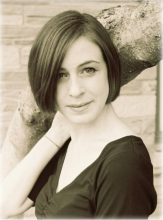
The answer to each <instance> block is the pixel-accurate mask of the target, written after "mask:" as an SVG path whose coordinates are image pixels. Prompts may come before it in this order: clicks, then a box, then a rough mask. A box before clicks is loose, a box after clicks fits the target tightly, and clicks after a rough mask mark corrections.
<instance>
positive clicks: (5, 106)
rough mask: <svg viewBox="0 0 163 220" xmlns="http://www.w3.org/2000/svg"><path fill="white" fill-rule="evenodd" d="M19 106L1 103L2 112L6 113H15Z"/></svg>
mask: <svg viewBox="0 0 163 220" xmlns="http://www.w3.org/2000/svg"><path fill="white" fill-rule="evenodd" d="M17 106H18V103H17V102H10V103H8V102H6V103H1V111H2V112H6V111H13V112H15V110H16V108H17Z"/></svg>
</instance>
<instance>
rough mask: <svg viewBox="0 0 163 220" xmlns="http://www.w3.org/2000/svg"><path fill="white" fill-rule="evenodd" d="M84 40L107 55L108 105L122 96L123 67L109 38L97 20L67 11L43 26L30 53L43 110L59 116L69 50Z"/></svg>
mask: <svg viewBox="0 0 163 220" xmlns="http://www.w3.org/2000/svg"><path fill="white" fill-rule="evenodd" d="M81 36H85V37H87V38H88V39H90V40H91V41H92V42H94V43H95V44H96V45H98V46H99V48H100V49H101V52H102V54H103V58H104V60H105V63H106V65H107V71H108V83H109V94H108V99H107V103H110V102H112V101H114V100H115V99H116V98H117V96H118V95H119V92H120V87H121V67H120V61H119V57H118V54H117V51H116V49H115V47H114V45H113V43H112V41H111V39H110V37H109V34H108V33H107V31H106V30H105V28H104V27H103V26H102V25H101V23H100V22H98V21H97V19H95V18H94V17H93V16H91V15H89V14H81V13H79V12H77V11H65V12H63V13H60V14H58V15H56V16H55V17H53V18H52V19H50V20H49V21H48V22H47V23H46V24H45V25H44V26H43V28H42V29H41V31H40V32H39V34H38V36H37V38H36V40H35V42H34V44H33V47H32V49H31V52H30V56H29V63H28V75H29V82H30V85H31V90H32V93H33V95H34V98H35V101H36V103H37V105H38V107H39V108H40V110H42V111H44V112H48V113H52V112H55V95H56V88H57V80H58V73H59V71H60V68H61V65H62V62H63V60H64V57H65V54H66V52H67V51H68V49H69V47H70V46H71V45H72V43H73V42H74V41H75V40H76V39H78V38H79V37H81Z"/></svg>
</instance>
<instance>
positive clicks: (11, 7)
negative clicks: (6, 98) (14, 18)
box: [1, 1, 23, 15]
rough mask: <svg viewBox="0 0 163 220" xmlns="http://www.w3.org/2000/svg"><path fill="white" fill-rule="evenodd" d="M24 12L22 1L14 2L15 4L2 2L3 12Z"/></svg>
mask: <svg viewBox="0 0 163 220" xmlns="http://www.w3.org/2000/svg"><path fill="white" fill-rule="evenodd" d="M22 12H23V7H22V5H20V2H19V4H18V5H15V4H14V2H13V4H11V1H10V4H4V3H3V2H2V3H1V14H2V15H3V14H10V15H11V14H22Z"/></svg>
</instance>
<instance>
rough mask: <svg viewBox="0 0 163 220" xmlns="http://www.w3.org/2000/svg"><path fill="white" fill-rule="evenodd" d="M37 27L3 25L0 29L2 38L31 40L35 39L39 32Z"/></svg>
mask: <svg viewBox="0 0 163 220" xmlns="http://www.w3.org/2000/svg"><path fill="white" fill-rule="evenodd" d="M39 30H40V28H39V27H25V26H22V27H21V26H14V25H12V26H6V25H3V26H2V29H1V37H2V38H19V39H21V38H28V37H29V38H32V39H35V37H36V35H37V33H38V32H39Z"/></svg>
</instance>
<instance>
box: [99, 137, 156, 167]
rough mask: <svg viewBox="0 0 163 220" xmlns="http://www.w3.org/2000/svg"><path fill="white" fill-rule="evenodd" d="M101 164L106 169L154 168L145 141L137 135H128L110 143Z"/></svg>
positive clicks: (101, 158)
mask: <svg viewBox="0 0 163 220" xmlns="http://www.w3.org/2000/svg"><path fill="white" fill-rule="evenodd" d="M100 162H101V163H102V166H103V167H104V169H105V166H106V168H109V169H110V167H111V166H117V165H118V166H120V167H119V169H123V168H124V166H126V168H127V167H128V168H130V169H132V168H135V167H138V166H139V167H141V166H144V164H146V163H147V164H148V166H149V165H150V166H152V164H151V159H150V155H149V152H148V150H147V148H146V146H145V144H144V142H143V140H142V139H141V138H140V137H138V136H135V135H127V136H124V137H121V138H119V139H116V140H114V141H112V142H110V143H108V144H107V145H106V146H105V148H104V149H103V151H102V153H101V157H100ZM131 165H132V166H131Z"/></svg>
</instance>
